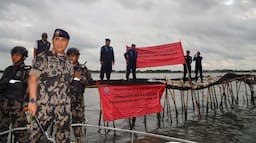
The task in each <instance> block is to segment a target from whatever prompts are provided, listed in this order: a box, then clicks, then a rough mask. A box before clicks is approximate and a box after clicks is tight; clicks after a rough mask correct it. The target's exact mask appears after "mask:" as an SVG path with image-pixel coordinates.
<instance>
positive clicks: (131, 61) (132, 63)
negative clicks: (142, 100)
mask: <svg viewBox="0 0 256 143" xmlns="http://www.w3.org/2000/svg"><path fill="white" fill-rule="evenodd" d="M137 55H138V53H137V51H136V50H135V49H130V50H128V51H127V52H126V53H125V54H124V57H125V59H126V62H127V67H126V79H127V80H128V79H129V75H130V72H131V70H132V75H133V79H136V63H137Z"/></svg>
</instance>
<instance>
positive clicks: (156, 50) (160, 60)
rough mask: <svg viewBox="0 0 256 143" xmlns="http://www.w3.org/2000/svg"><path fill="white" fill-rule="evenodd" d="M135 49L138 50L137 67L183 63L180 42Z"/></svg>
mask: <svg viewBox="0 0 256 143" xmlns="http://www.w3.org/2000/svg"><path fill="white" fill-rule="evenodd" d="M136 49H137V51H138V57H137V68H145V67H155V66H165V65H176V64H184V63H185V59H184V53H183V49H182V45H181V42H177V43H171V44H165V45H159V46H151V47H143V48H136Z"/></svg>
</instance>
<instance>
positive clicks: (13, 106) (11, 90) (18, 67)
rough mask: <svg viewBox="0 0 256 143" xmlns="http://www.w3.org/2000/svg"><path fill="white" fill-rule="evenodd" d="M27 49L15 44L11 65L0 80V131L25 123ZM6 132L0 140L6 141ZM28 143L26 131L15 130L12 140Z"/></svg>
mask: <svg viewBox="0 0 256 143" xmlns="http://www.w3.org/2000/svg"><path fill="white" fill-rule="evenodd" d="M27 56H28V51H27V49H25V48H24V47H21V46H16V47H14V48H13V49H12V50H11V57H12V62H13V65H11V66H9V67H7V68H6V69H5V71H4V73H3V76H2V78H1V80H0V119H1V122H0V132H2V131H5V130H9V125H10V124H12V128H18V127H25V126H26V125H27V120H26V115H25V112H23V106H24V102H25V98H26V93H27V80H28V74H29V70H30V67H29V66H25V64H24V60H25V59H26V57H27ZM7 136H8V134H5V135H3V136H0V142H1V143H6V142H7ZM17 141H18V142H19V143H28V142H29V141H28V134H27V131H24V130H23V131H15V132H14V142H17Z"/></svg>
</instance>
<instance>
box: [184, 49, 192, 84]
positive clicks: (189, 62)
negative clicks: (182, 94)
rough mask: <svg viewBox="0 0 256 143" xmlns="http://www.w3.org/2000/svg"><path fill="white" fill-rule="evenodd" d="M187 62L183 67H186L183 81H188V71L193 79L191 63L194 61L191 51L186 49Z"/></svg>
mask: <svg viewBox="0 0 256 143" xmlns="http://www.w3.org/2000/svg"><path fill="white" fill-rule="evenodd" d="M185 62H186V63H185V64H183V69H184V74H183V82H185V81H186V75H187V72H188V76H189V78H190V79H191V63H192V57H191V56H190V51H189V50H187V51H186V56H185Z"/></svg>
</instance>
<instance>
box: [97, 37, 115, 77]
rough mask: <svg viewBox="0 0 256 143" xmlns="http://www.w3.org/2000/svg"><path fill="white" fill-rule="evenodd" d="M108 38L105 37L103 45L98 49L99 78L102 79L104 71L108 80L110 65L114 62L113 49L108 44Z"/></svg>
mask: <svg viewBox="0 0 256 143" xmlns="http://www.w3.org/2000/svg"><path fill="white" fill-rule="evenodd" d="M110 42H111V41H110V39H108V38H107V39H105V45H104V46H102V47H101V50H100V64H101V69H100V79H101V80H103V79H104V74H105V73H106V77H107V80H110V74H111V72H112V65H114V63H115V57H114V50H113V47H111V46H110Z"/></svg>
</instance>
